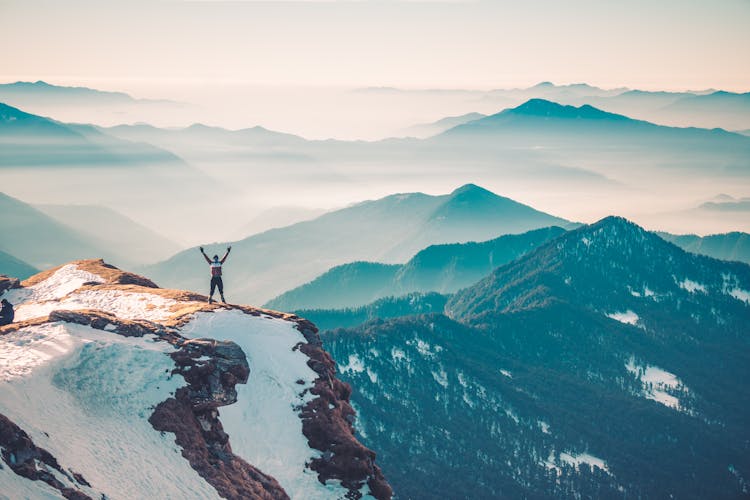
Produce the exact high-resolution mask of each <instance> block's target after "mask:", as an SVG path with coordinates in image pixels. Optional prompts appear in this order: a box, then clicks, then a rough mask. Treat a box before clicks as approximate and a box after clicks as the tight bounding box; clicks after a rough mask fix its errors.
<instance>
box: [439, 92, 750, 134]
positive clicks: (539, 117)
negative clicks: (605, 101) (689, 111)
mask: <svg viewBox="0 0 750 500" xmlns="http://www.w3.org/2000/svg"><path fill="white" fill-rule="evenodd" d="M582 131H587V132H588V133H592V134H594V135H595V136H597V137H602V136H607V137H608V138H609V140H610V141H618V140H619V141H625V142H627V141H632V140H633V138H634V137H633V134H635V135H636V137H637V138H638V139H639V140H640V141H645V142H656V141H659V142H661V141H664V140H669V139H671V140H685V139H688V138H689V139H691V140H703V141H713V140H728V141H733V142H736V143H737V144H746V143H747V141H746V140H745V138H744V137H741V136H740V135H738V134H734V133H730V132H726V131H717V130H705V129H696V128H675V127H664V126H661V125H656V124H653V123H649V122H645V121H642V120H634V119H632V118H629V117H627V116H624V115H619V114H615V113H609V112H606V111H602V110H601V109H598V108H595V107H593V106H591V105H588V104H584V105H582V106H579V107H576V106H570V105H563V104H558V103H556V102H552V101H547V100H544V99H530V100H529V101H527V102H525V103H524V104H522V105H520V106H518V107H515V108H511V109H506V110H504V111H501V112H500V113H496V114H494V115H490V116H487V117H484V118H480V119H478V120H474V121H470V122H467V123H464V124H462V125H458V126H456V127H454V128H452V129H450V130H448V131H446V132H445V133H444V134H441V136H438V137H455V136H459V135H460V136H462V137H467V136H472V135H474V136H484V135H488V134H490V135H493V136H496V139H503V137H502V136H499V134H500V133H501V132H505V133H510V134H512V138H513V140H517V139H518V137H519V136H524V135H528V136H531V137H533V138H534V139H536V140H538V139H539V138H543V137H545V136H547V135H548V134H549V133H550V132H554V133H555V134H556V136H557V137H559V138H563V139H565V140H568V139H569V138H570V136H571V135H576V134H579V133H581V132H582ZM623 134H628V135H623ZM506 140H507V139H506Z"/></svg>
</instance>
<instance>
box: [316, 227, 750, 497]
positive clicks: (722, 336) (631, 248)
mask: <svg viewBox="0 0 750 500" xmlns="http://www.w3.org/2000/svg"><path fill="white" fill-rule="evenodd" d="M446 311H448V315H449V316H450V318H449V317H448V316H444V315H435V314H433V315H426V316H410V317H403V318H398V319H391V320H387V321H382V320H380V321H376V322H371V323H368V324H365V325H362V326H360V327H357V328H353V329H344V330H337V331H333V332H326V333H325V334H324V343H325V344H326V346H327V348H328V349H329V351H330V352H331V353H332V355H333V356H334V357H335V358H336V359H337V360H339V362H340V365H341V366H340V371H341V372H342V378H344V379H346V380H348V381H350V382H352V383H353V384H354V386H355V387H356V388H357V390H356V391H355V392H354V394H353V396H352V400H353V402H354V403H355V406H356V407H357V408H358V410H359V412H360V415H361V417H360V428H359V431H360V435H361V436H363V439H365V440H366V441H367V442H368V443H369V444H371V445H372V446H377V447H378V449H379V450H380V455H379V459H380V460H381V461H382V462H381V463H382V464H383V468H384V471H385V472H386V473H387V474H389V477H390V478H391V479H392V484H393V486H394V490H395V491H399V492H400V494H401V495H404V497H406V498H408V497H416V496H420V495H433V496H443V497H450V498H455V497H463V496H465V492H466V491H471V492H472V494H473V495H475V496H477V497H487V498H489V497H511V498H514V497H534V498H579V497H580V495H584V496H586V495H590V496H592V497H601V498H604V497H607V498H623V497H631V496H636V497H650V498H654V497H667V496H670V495H671V496H674V497H684V498H707V497H711V498H730V497H739V496H742V495H744V494H746V493H743V491H745V490H744V488H746V486H745V485H746V483H745V479H744V478H747V477H748V476H750V459H749V458H748V457H750V455H749V454H748V453H747V452H748V450H747V442H748V439H750V434H748V430H747V426H746V422H747V421H748V418H750V391H748V389H747V388H746V387H742V386H741V385H738V384H737V380H744V379H745V378H746V377H748V376H750V363H749V361H750V337H748V330H747V328H748V327H747V318H748V317H750V266H747V265H746V264H742V263H734V262H722V261H718V260H714V259H712V258H709V257H704V256H698V255H693V254H690V253H687V252H685V251H683V250H682V249H680V248H678V247H677V246H675V245H673V244H671V243H668V242H666V241H664V240H662V239H661V238H659V237H658V236H656V235H654V234H653V233H649V232H646V231H644V230H643V229H641V228H640V227H638V226H636V225H634V224H632V223H630V222H628V221H626V220H624V219H620V218H615V217H610V218H607V219H604V220H602V221H600V222H598V223H596V224H593V225H590V226H584V227H582V228H580V229H577V230H573V231H569V232H567V233H565V234H563V235H561V236H560V237H558V238H557V239H554V240H552V241H550V242H549V243H547V244H545V245H543V246H541V247H539V248H537V249H536V250H533V251H532V252H530V253H528V254H527V255H525V256H524V257H522V258H520V259H518V260H516V261H514V262H512V263H509V264H507V265H505V266H501V267H499V268H498V269H497V270H495V271H494V272H493V273H492V274H491V275H489V276H488V277H487V278H485V279H484V280H481V281H480V282H478V283H477V284H476V285H474V286H472V287H470V288H467V289H465V290H462V291H460V292H458V293H456V294H455V295H454V296H453V297H452V298H450V299H449V301H448V303H447V305H446ZM394 429H396V430H394ZM404 464H409V465H407V466H405V465H404ZM654 464H658V465H657V466H655V465H654ZM644 471H646V472H644Z"/></svg>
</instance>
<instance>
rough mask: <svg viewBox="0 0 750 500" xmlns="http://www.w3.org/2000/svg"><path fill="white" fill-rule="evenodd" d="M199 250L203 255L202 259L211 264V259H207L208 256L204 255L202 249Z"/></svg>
mask: <svg viewBox="0 0 750 500" xmlns="http://www.w3.org/2000/svg"><path fill="white" fill-rule="evenodd" d="M199 248H200V249H201V253H202V254H203V258H204V259H206V262H208V263H209V264H210V263H211V259H209V258H208V255H206V252H204V251H203V247H199Z"/></svg>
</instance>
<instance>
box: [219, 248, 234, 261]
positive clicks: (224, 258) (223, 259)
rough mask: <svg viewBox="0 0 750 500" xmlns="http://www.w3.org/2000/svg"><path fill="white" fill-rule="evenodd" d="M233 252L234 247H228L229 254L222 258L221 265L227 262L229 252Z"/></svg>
mask: <svg viewBox="0 0 750 500" xmlns="http://www.w3.org/2000/svg"><path fill="white" fill-rule="evenodd" d="M231 251H232V247H227V253H225V254H224V257H222V258H221V263H222V264H223V263H224V261H225V260H227V257H229V252H231Z"/></svg>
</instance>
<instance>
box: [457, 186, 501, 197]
mask: <svg viewBox="0 0 750 500" xmlns="http://www.w3.org/2000/svg"><path fill="white" fill-rule="evenodd" d="M466 195H469V196H473V195H483V196H486V195H490V196H497V195H496V194H495V193H493V192H492V191H489V190H487V189H484V188H483V187H481V186H477V185H476V184H472V183H468V184H464V185H463V186H461V187H459V188H456V189H455V190H454V191H453V192H452V193H451V194H450V196H451V198H455V197H457V196H466Z"/></svg>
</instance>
